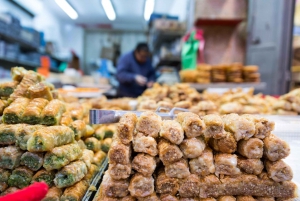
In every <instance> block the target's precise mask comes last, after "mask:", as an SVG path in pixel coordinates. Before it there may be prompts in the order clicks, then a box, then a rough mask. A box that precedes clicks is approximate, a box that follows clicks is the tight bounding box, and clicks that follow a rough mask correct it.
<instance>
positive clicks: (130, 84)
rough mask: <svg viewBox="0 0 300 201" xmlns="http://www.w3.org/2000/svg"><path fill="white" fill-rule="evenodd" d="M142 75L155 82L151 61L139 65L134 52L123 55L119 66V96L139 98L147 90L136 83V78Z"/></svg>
mask: <svg viewBox="0 0 300 201" xmlns="http://www.w3.org/2000/svg"><path fill="white" fill-rule="evenodd" d="M136 75H142V76H144V77H146V78H147V79H148V82H150V81H155V70H154V68H153V67H152V64H151V59H150V58H149V59H148V60H147V61H146V62H145V63H142V64H141V63H138V62H137V61H136V59H135V56H134V52H133V51H132V52H129V53H127V54H125V55H123V56H122V57H121V58H120V59H119V62H118V65H117V79H118V80H119V82H120V85H119V89H118V94H119V95H120V96H126V97H137V96H139V95H141V94H142V93H143V91H144V90H145V89H146V88H147V87H146V86H140V85H138V84H137V83H136V82H135V79H134V77H135V76H136Z"/></svg>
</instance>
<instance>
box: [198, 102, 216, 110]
mask: <svg viewBox="0 0 300 201" xmlns="http://www.w3.org/2000/svg"><path fill="white" fill-rule="evenodd" d="M197 106H198V107H199V109H200V110H202V111H211V110H216V109H217V106H216V104H215V103H214V102H212V101H200V102H199V103H198V105H197Z"/></svg>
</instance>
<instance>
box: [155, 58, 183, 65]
mask: <svg viewBox="0 0 300 201" xmlns="http://www.w3.org/2000/svg"><path fill="white" fill-rule="evenodd" d="M180 65H181V57H180V56H171V57H164V58H160V60H159V62H158V64H157V65H156V67H159V66H175V67H177V66H180Z"/></svg>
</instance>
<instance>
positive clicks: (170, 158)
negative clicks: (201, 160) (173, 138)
mask: <svg viewBox="0 0 300 201" xmlns="http://www.w3.org/2000/svg"><path fill="white" fill-rule="evenodd" d="M158 154H159V159H160V160H161V161H162V162H163V164H164V165H167V164H171V163H174V162H176V161H178V160H179V159H181V158H182V157H183V153H182V152H181V150H180V149H179V147H178V146H177V145H175V144H171V143H170V142H168V141H167V140H165V139H161V140H160V141H159V143H158Z"/></svg>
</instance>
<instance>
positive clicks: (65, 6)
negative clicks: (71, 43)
mask: <svg viewBox="0 0 300 201" xmlns="http://www.w3.org/2000/svg"><path fill="white" fill-rule="evenodd" d="M55 2H56V3H57V5H59V7H60V8H61V9H62V10H63V11H65V13H67V15H68V16H69V17H70V18H71V19H73V20H75V19H77V18H78V14H77V12H76V10H75V9H74V8H73V7H72V6H71V5H70V4H69V3H68V2H67V1H66V0H55Z"/></svg>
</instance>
